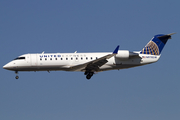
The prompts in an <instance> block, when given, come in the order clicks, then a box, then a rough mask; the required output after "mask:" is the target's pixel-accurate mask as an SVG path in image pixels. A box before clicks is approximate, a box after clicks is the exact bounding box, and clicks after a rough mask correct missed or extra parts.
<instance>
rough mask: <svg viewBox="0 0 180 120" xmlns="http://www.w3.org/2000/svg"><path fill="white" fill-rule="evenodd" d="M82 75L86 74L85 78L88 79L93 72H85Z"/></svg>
mask: <svg viewBox="0 0 180 120" xmlns="http://www.w3.org/2000/svg"><path fill="white" fill-rule="evenodd" d="M84 75H86V78H87V79H88V80H89V79H91V77H92V76H93V75H94V72H85V73H84Z"/></svg>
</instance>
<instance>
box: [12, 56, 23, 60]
mask: <svg viewBox="0 0 180 120" xmlns="http://www.w3.org/2000/svg"><path fill="white" fill-rule="evenodd" d="M23 59H25V57H17V58H15V59H14V60H23Z"/></svg>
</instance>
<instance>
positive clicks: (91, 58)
mask: <svg viewBox="0 0 180 120" xmlns="http://www.w3.org/2000/svg"><path fill="white" fill-rule="evenodd" d="M79 59H80V60H83V58H82V57H81V58H79ZM89 59H90V60H93V57H90V58H89ZM96 59H98V58H97V57H96ZM40 60H43V58H40ZM44 60H48V58H44ZM49 60H53V58H50V59H49ZM55 60H58V58H55ZM60 60H78V58H74V59H73V58H64V59H63V58H60ZM85 60H88V57H86V58H85Z"/></svg>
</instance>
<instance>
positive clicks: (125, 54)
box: [115, 50, 139, 59]
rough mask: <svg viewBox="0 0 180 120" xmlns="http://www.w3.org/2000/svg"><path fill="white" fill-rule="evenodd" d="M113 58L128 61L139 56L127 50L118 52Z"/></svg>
mask: <svg viewBox="0 0 180 120" xmlns="http://www.w3.org/2000/svg"><path fill="white" fill-rule="evenodd" d="M115 57H116V58H118V59H129V58H132V57H139V54H138V53H134V52H129V51H128V50H119V51H118V54H117V55H116V56H115Z"/></svg>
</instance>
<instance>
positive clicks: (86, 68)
mask: <svg viewBox="0 0 180 120" xmlns="http://www.w3.org/2000/svg"><path fill="white" fill-rule="evenodd" d="M173 34H175V33H171V34H158V35H155V36H154V37H153V38H152V39H151V40H150V41H149V42H148V43H147V45H146V46H145V47H144V48H143V49H142V50H141V51H133V52H130V51H129V50H119V45H118V46H117V47H116V48H115V50H114V51H113V52H96V53H77V51H76V52H74V53H44V52H42V53H36V54H24V55H21V56H19V57H17V58H15V59H14V60H12V61H11V62H9V63H7V64H6V65H4V66H3V68H4V69H7V70H11V71H15V73H16V77H15V78H16V79H18V78H19V76H18V71H48V72H49V71H81V72H84V75H86V78H87V79H88V80H89V79H90V78H91V77H92V76H93V75H94V73H97V72H102V71H107V70H119V69H125V68H132V67H137V66H142V65H147V64H150V63H154V62H157V61H158V60H159V58H160V56H161V52H162V50H163V48H164V46H165V44H166V42H167V41H168V39H171V35H173Z"/></svg>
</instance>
